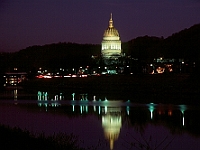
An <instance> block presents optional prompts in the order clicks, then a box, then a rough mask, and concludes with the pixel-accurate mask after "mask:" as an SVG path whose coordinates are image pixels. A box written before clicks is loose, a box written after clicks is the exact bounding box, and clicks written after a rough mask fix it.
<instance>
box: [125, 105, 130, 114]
mask: <svg viewBox="0 0 200 150" xmlns="http://www.w3.org/2000/svg"><path fill="white" fill-rule="evenodd" d="M129 110H130V107H129V106H126V112H127V115H129Z"/></svg>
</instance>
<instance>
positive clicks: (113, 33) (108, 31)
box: [103, 13, 119, 37]
mask: <svg viewBox="0 0 200 150" xmlns="http://www.w3.org/2000/svg"><path fill="white" fill-rule="evenodd" d="M103 36H104V37H113V36H117V37H119V33H118V31H117V29H115V27H114V25H113V20H112V13H111V17H110V20H109V26H108V28H107V29H106V30H105V32H104V35H103Z"/></svg>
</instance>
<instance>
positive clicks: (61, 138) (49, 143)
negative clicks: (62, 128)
mask: <svg viewBox="0 0 200 150" xmlns="http://www.w3.org/2000/svg"><path fill="white" fill-rule="evenodd" d="M0 133H1V134H0V139H1V146H0V148H1V149H16V150H18V149H20V150H25V149H26V150H36V149H37V150H40V149H41V150H44V149H48V150H64V149H65V150H66V149H70V150H84V148H80V147H79V146H78V143H77V142H78V139H77V137H76V136H74V135H72V134H71V135H66V134H63V133H60V134H57V135H53V136H48V137H45V136H44V134H39V135H36V134H33V133H30V132H29V131H24V130H21V129H20V128H10V127H7V126H4V125H0Z"/></svg>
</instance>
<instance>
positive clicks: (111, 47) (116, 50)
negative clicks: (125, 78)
mask: <svg viewBox="0 0 200 150" xmlns="http://www.w3.org/2000/svg"><path fill="white" fill-rule="evenodd" d="M101 54H102V57H103V58H104V59H117V58H119V57H121V55H122V49H121V40H120V36H119V32H118V31H117V29H115V27H114V24H113V18H112V14H111V17H110V20H109V26H108V28H107V29H106V30H105V32H104V34H103V40H102V43H101Z"/></svg>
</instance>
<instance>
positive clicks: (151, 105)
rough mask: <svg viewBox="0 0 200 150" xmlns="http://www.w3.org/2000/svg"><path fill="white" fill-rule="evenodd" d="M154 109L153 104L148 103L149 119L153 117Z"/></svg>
mask: <svg viewBox="0 0 200 150" xmlns="http://www.w3.org/2000/svg"><path fill="white" fill-rule="evenodd" d="M154 110H155V107H154V104H153V103H150V105H149V111H150V112H151V119H153V111H154Z"/></svg>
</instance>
